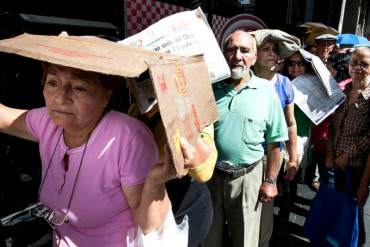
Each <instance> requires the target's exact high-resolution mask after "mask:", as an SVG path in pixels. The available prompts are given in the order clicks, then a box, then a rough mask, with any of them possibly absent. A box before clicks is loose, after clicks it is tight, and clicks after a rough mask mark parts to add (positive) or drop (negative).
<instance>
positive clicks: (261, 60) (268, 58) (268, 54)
mask: <svg viewBox="0 0 370 247" xmlns="http://www.w3.org/2000/svg"><path fill="white" fill-rule="evenodd" d="M277 61H278V46H277V45H276V43H274V42H272V41H267V42H265V43H264V44H262V45H261V46H260V47H259V48H258V49H257V61H256V63H257V64H258V65H260V66H261V67H264V68H266V69H269V70H270V69H271V68H274V67H275V66H276V64H277Z"/></svg>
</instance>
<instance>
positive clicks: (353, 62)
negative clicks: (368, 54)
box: [349, 60, 369, 69]
mask: <svg viewBox="0 0 370 247" xmlns="http://www.w3.org/2000/svg"><path fill="white" fill-rule="evenodd" d="M349 65H351V66H352V67H355V66H360V67H361V68H365V69H367V68H368V67H369V63H367V62H365V61H359V60H349Z"/></svg>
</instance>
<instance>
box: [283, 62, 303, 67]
mask: <svg viewBox="0 0 370 247" xmlns="http://www.w3.org/2000/svg"><path fill="white" fill-rule="evenodd" d="M287 64H288V66H291V67H293V66H296V65H297V66H298V67H301V66H304V61H303V60H301V61H292V60H291V61H287Z"/></svg>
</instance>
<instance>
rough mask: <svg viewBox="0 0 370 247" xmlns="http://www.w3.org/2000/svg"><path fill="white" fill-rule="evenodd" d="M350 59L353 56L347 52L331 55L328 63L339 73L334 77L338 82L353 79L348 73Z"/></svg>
mask: <svg viewBox="0 0 370 247" xmlns="http://www.w3.org/2000/svg"><path fill="white" fill-rule="evenodd" d="M350 59H351V55H350V54H349V53H347V52H346V53H331V54H330V56H329V58H328V61H327V63H328V64H330V65H331V66H332V67H333V69H335V70H336V71H337V74H336V76H335V77H334V78H335V80H337V82H340V81H343V80H346V79H348V78H350V77H351V76H350V74H349V71H348V66H349V60H350Z"/></svg>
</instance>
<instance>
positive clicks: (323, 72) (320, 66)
mask: <svg viewBox="0 0 370 247" xmlns="http://www.w3.org/2000/svg"><path fill="white" fill-rule="evenodd" d="M299 52H300V53H301V55H302V56H303V58H304V59H305V60H306V61H307V62H309V63H310V64H311V66H312V68H313V70H314V71H315V73H316V75H317V76H318V77H319V79H320V81H321V82H322V85H323V87H324V89H325V92H326V94H327V95H328V96H331V95H332V94H336V93H338V92H333V91H332V90H340V88H339V87H334V88H333V87H332V86H331V85H333V84H337V82H336V80H335V79H334V77H333V76H332V74H331V73H330V72H329V70H328V69H327V68H326V66H325V64H324V63H323V62H322V61H321V59H320V58H319V57H318V56H316V55H314V54H311V53H309V52H308V51H305V50H303V49H299Z"/></svg>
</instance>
